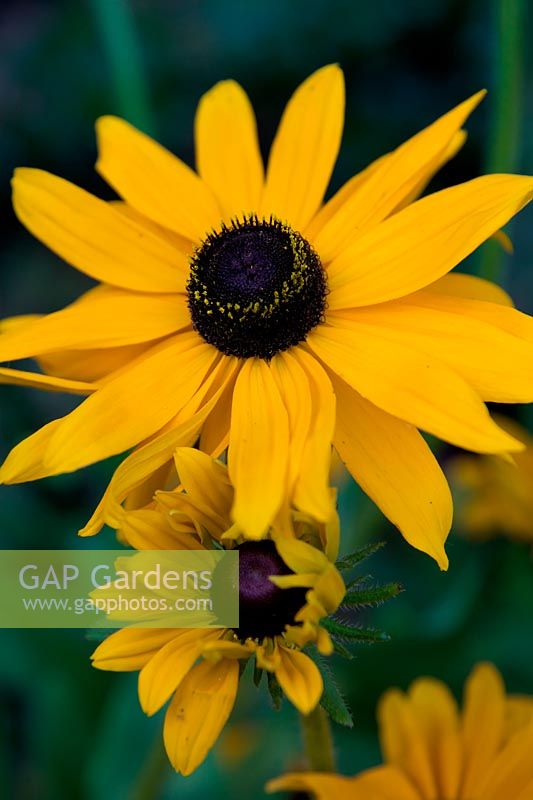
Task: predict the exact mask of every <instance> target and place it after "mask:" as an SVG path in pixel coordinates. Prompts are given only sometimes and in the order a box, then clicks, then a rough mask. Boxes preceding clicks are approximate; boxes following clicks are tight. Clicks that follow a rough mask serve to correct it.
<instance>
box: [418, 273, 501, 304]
mask: <svg viewBox="0 0 533 800" xmlns="http://www.w3.org/2000/svg"><path fill="white" fill-rule="evenodd" d="M424 291H425V292H432V293H435V294H444V295H452V297H463V298H465V299H466V300H485V301H486V302H488V303H499V304H500V305H504V306H510V307H511V308H512V307H513V305H514V303H513V301H512V299H511V298H510V297H509V295H508V294H507V292H506V291H504V290H503V289H502V288H501V286H498V285H497V284H495V283H492V281H487V280H485V279H484V278H478V276H477V275H464V274H462V273H461V272H450V273H449V275H444V277H442V278H439V279H438V281H435V283H430V284H429V286H426V288H425V290H424Z"/></svg>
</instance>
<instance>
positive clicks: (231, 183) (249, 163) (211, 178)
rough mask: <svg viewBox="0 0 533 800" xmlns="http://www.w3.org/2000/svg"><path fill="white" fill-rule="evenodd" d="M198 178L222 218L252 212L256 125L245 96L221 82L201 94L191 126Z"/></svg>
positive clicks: (258, 171)
mask: <svg viewBox="0 0 533 800" xmlns="http://www.w3.org/2000/svg"><path fill="white" fill-rule="evenodd" d="M195 139H196V166H197V169H198V174H199V175H200V176H201V178H202V179H203V180H204V181H205V183H206V184H207V186H209V188H210V189H211V190H212V192H213V194H214V195H215V197H216V198H217V200H218V204H219V206H220V208H221V211H222V214H223V215H224V216H225V217H226V218H231V217H233V216H235V215H242V214H245V213H247V214H249V213H250V212H254V211H257V210H258V208H259V203H260V200H261V193H262V190H263V182H264V168H263V161H262V159H261V152H260V150H259V142H258V139H257V126H256V122H255V116H254V112H253V108H252V105H251V103H250V101H249V99H248V96H247V95H246V92H245V91H244V90H243V89H242V88H241V86H239V84H238V83H236V82H235V81H231V80H230V81H221V82H220V83H217V84H216V85H215V86H214V87H213V88H212V89H211V90H210V91H209V92H207V93H206V94H204V96H203V97H202V99H201V100H200V103H199V104H198V110H197V112H196V122H195Z"/></svg>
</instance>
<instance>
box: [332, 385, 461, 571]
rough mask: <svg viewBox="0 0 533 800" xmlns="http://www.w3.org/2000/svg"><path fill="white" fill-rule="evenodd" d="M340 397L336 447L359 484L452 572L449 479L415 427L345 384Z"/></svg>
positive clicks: (415, 544) (407, 534)
mask: <svg viewBox="0 0 533 800" xmlns="http://www.w3.org/2000/svg"><path fill="white" fill-rule="evenodd" d="M334 388H335V393H336V395H337V427H336V431H335V447H336V449H337V451H338V453H339V455H340V457H341V458H342V460H343V461H344V463H345V464H346V467H347V468H348V470H349V471H350V472H351V474H352V475H353V477H354V478H355V480H356V481H357V483H358V484H359V485H360V486H361V488H362V489H363V491H365V492H366V493H367V494H368V495H369V497H371V498H372V500H373V501H374V502H375V503H376V505H377V506H378V507H379V508H380V509H381V511H382V512H383V513H384V514H385V516H386V517H387V518H388V519H390V521H391V522H392V524H393V525H396V527H397V528H398V529H399V530H400V532H401V533H402V535H403V536H404V537H405V539H406V540H407V541H408V542H409V544H411V545H413V547H416V548H417V549H418V550H422V551H423V552H424V553H427V554H428V555H430V556H431V557H432V558H434V559H435V560H436V561H437V563H438V565H439V566H440V568H441V569H447V567H448V558H447V556H446V553H445V551H444V543H445V541H446V538H447V536H448V533H449V531H450V527H451V523H452V497H451V494H450V490H449V487H448V484H447V482H446V478H445V477H444V474H443V472H442V470H441V468H440V466H439V464H438V462H437V460H436V459H435V457H434V456H433V453H432V452H431V450H430V448H429V447H428V445H427V444H426V442H425V441H424V439H423V438H422V436H421V435H420V434H419V433H418V431H417V430H416V428H414V427H413V426H412V425H409V424H408V423H407V422H403V420H401V419H397V417H393V416H391V415H390V414H387V413H386V412H385V411H382V410H381V409H379V408H377V407H376V406H374V405H373V404H372V403H369V402H368V401H367V400H365V399H364V398H363V397H361V395H360V394H358V393H357V392H355V391H354V390H353V389H350V387H349V386H347V384H346V383H344V381H341V380H339V379H336V380H334Z"/></svg>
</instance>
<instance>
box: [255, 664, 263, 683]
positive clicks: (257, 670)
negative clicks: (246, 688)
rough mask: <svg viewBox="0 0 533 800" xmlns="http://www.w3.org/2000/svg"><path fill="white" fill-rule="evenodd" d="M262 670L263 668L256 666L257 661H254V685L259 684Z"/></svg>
mask: <svg viewBox="0 0 533 800" xmlns="http://www.w3.org/2000/svg"><path fill="white" fill-rule="evenodd" d="M263 672H264V670H263V669H262V668H261V667H258V666H257V662H256V661H254V686H259V684H260V683H261V678H262V677H263Z"/></svg>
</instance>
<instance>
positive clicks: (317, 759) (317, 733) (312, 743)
mask: <svg viewBox="0 0 533 800" xmlns="http://www.w3.org/2000/svg"><path fill="white" fill-rule="evenodd" d="M300 720H301V723H302V739H303V743H304V749H305V754H306V756H307V760H308V762H309V768H310V769H311V770H313V771H314V772H335V751H334V748H333V736H332V735H331V725H330V721H329V717H328V715H327V712H326V711H325V710H324V709H323V708H322V706H317V707H316V708H315V709H314V711H311V713H310V714H307V715H306V716H305V715H304V714H300Z"/></svg>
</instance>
